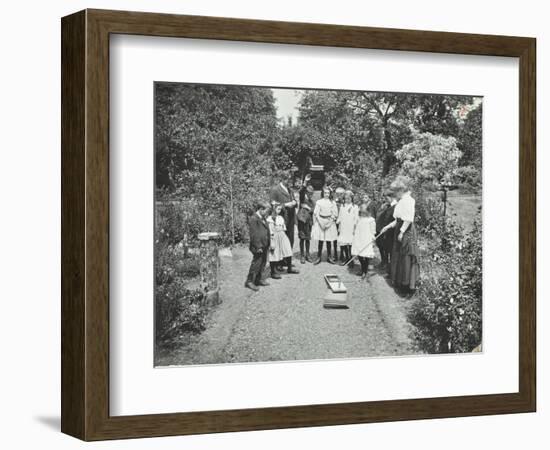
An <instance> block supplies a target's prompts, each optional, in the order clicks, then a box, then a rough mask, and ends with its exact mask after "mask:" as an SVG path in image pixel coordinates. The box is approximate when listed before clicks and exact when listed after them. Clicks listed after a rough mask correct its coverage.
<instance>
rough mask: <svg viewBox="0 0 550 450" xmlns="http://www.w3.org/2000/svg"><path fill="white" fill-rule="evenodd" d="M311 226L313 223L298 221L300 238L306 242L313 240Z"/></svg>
mask: <svg viewBox="0 0 550 450" xmlns="http://www.w3.org/2000/svg"><path fill="white" fill-rule="evenodd" d="M311 226H312V221H307V222H302V221H301V220H298V237H299V238H300V239H305V240H306V241H309V240H311Z"/></svg>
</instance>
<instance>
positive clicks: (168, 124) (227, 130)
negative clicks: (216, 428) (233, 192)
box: [155, 83, 278, 189]
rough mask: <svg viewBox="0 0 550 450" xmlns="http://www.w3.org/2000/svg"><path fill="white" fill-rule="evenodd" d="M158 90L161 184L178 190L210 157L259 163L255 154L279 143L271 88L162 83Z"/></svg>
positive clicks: (266, 150)
mask: <svg viewBox="0 0 550 450" xmlns="http://www.w3.org/2000/svg"><path fill="white" fill-rule="evenodd" d="M155 94H156V96H155V103H156V153H155V154H156V172H157V185H158V187H166V188H169V189H173V188H174V187H175V185H176V178H178V177H179V178H181V175H182V173H184V172H185V171H189V170H200V168H201V166H202V165H203V164H205V163H206V162H207V161H209V162H211V163H213V164H224V161H227V160H231V161H235V160H239V161H240V163H241V164H242V165H244V166H245V167H246V166H248V165H254V158H250V155H259V154H266V153H269V152H270V151H271V149H272V147H273V145H274V143H275V141H276V137H277V133H278V127H277V117H276V112H275V100H274V98H273V93H272V91H271V90H270V89H262V88H249V87H242V86H214V85H208V86H205V85H194V84H181V83H159V84H157V85H156V89H155Z"/></svg>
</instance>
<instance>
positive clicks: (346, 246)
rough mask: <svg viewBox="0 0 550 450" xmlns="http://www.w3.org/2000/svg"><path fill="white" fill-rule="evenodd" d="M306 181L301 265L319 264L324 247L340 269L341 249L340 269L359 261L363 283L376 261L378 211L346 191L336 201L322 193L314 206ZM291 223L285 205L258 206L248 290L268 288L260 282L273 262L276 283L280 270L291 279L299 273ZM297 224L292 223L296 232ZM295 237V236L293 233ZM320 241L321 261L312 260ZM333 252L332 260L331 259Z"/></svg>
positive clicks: (300, 205) (300, 215)
mask: <svg viewBox="0 0 550 450" xmlns="http://www.w3.org/2000/svg"><path fill="white" fill-rule="evenodd" d="M308 181H309V179H308V178H307V177H306V179H305V180H304V183H303V185H302V187H301V189H300V192H299V203H298V204H297V205H296V206H297V210H298V212H297V214H296V218H297V225H298V237H299V239H300V256H301V258H300V262H301V263H302V264H305V263H306V262H311V263H313V264H319V263H320V262H321V259H322V254H323V246H324V244H325V243H326V247H327V261H328V262H329V263H331V264H336V263H337V261H338V246H339V247H340V252H341V262H340V264H341V265H345V264H347V263H349V262H350V260H351V259H352V258H353V257H354V256H357V259H358V260H359V263H360V265H361V273H360V275H361V276H362V277H363V278H365V277H366V276H367V273H368V268H369V263H370V260H371V259H372V258H374V242H375V236H376V221H375V219H374V211H373V209H372V208H371V206H370V205H369V202H368V199H367V198H363V199H361V201H360V202H358V203H359V204H355V203H354V202H353V193H352V192H351V191H344V190H343V189H341V190H338V191H336V195H337V198H336V199H334V198H333V192H332V190H331V189H330V188H329V187H324V188H323V190H322V194H321V198H320V199H319V200H318V201H317V202H314V200H313V189H312V187H311V186H310V185H309V184H308ZM285 219H288V217H285V215H284V205H283V204H282V203H279V202H277V201H272V202H271V204H268V203H264V202H259V203H258V204H257V208H256V213H255V214H254V215H253V216H252V217H251V220H250V222H249V226H250V250H251V252H252V253H253V255H254V256H253V261H252V264H251V268H250V271H249V276H248V278H247V282H246V287H248V288H250V289H252V290H258V288H259V286H265V285H268V283H267V282H266V281H265V280H262V278H261V272H263V270H264V267H265V265H266V264H267V263H268V262H269V265H270V274H271V278H273V279H280V278H281V275H280V272H281V270H285V271H286V272H287V273H290V274H295V273H299V272H298V270H296V269H295V267H294V266H293V265H292V255H293V249H292V242H291V240H290V239H289V230H288V227H287V225H286V224H287V220H285ZM293 226H294V224H293V223H292V227H293ZM290 232H291V233H293V232H294V230H290ZM312 239H314V240H317V241H318V249H317V258H316V259H315V260H314V259H313V258H312V257H311V255H310V241H311V240H312ZM332 250H334V257H333V255H332Z"/></svg>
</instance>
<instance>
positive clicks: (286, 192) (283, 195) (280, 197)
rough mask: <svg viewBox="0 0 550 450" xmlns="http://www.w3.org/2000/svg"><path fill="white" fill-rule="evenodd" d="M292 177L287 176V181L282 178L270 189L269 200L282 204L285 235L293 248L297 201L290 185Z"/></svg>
mask: <svg viewBox="0 0 550 450" xmlns="http://www.w3.org/2000/svg"><path fill="white" fill-rule="evenodd" d="M290 181H292V177H291V176H289V182H287V181H285V180H283V181H281V182H280V183H279V184H277V185H276V186H273V188H272V189H271V194H270V200H271V201H272V202H273V201H275V202H277V203H280V204H281V205H283V213H282V216H283V218H284V219H285V225H286V235H287V236H288V240H289V241H290V247H291V248H292V249H293V248H294V227H295V225H296V207H297V206H298V202H297V201H296V198H295V197H294V192H293V191H292V188H291V187H290Z"/></svg>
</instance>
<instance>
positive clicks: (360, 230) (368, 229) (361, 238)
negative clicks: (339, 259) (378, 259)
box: [351, 217, 376, 258]
mask: <svg viewBox="0 0 550 450" xmlns="http://www.w3.org/2000/svg"><path fill="white" fill-rule="evenodd" d="M375 236H376V221H375V220H374V218H373V217H359V220H358V221H357V225H356V227H355V234H354V235H353V242H352V244H351V254H352V255H358V256H362V257H364V258H374V246H373V244H374V242H373V240H374V237H375Z"/></svg>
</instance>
